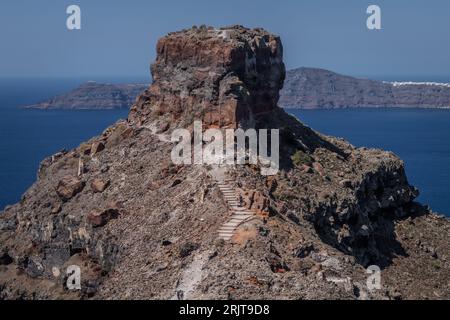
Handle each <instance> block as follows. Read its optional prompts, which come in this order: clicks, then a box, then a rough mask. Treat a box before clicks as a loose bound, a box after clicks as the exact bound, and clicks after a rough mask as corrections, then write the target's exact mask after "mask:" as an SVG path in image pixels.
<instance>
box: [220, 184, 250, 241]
mask: <svg viewBox="0 0 450 320" xmlns="http://www.w3.org/2000/svg"><path fill="white" fill-rule="evenodd" d="M217 184H218V186H219V189H220V192H221V193H222V195H223V197H224V199H225V201H226V203H227V205H228V208H229V209H230V210H231V212H232V213H233V215H232V216H231V219H230V220H228V221H227V222H225V223H224V224H223V225H222V226H221V227H220V228H219V230H218V233H219V238H221V239H223V240H226V241H228V240H231V238H232V237H233V235H234V233H235V231H236V229H237V228H238V227H239V226H240V225H241V224H242V223H244V222H246V221H248V220H250V219H252V218H254V217H255V213H254V212H253V211H251V210H248V209H246V208H244V207H241V206H240V204H239V202H238V200H237V196H236V192H235V190H234V188H233V187H232V186H231V185H230V184H229V180H226V179H225V180H222V181H218V183H217Z"/></svg>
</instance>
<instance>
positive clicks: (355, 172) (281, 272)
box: [0, 27, 450, 299]
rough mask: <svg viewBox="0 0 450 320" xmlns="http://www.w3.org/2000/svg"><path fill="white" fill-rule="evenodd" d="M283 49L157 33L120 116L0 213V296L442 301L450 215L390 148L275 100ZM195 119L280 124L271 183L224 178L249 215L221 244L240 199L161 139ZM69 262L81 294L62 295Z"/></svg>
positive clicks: (199, 32) (274, 44)
mask: <svg viewBox="0 0 450 320" xmlns="http://www.w3.org/2000/svg"><path fill="white" fill-rule="evenodd" d="M281 48H282V47H281V43H280V40H279V39H278V38H277V37H275V36H273V35H271V34H269V33H267V32H265V31H263V30H261V29H256V30H249V29H245V28H242V27H229V28H223V29H212V28H209V29H208V28H200V29H199V28H193V29H190V30H184V31H181V32H177V33H171V34H169V35H168V36H166V37H164V38H162V39H161V40H160V41H159V43H158V57H157V60H156V62H155V63H154V64H153V66H152V72H153V76H154V78H155V82H154V84H153V85H152V86H151V87H150V88H149V89H148V90H147V91H146V92H145V93H144V94H143V95H141V96H140V97H139V98H138V99H137V100H136V103H135V104H134V105H133V107H132V109H131V110H130V114H129V119H128V121H119V122H117V123H115V124H113V125H112V126H110V127H109V128H107V129H106V130H105V131H104V132H103V133H102V134H101V135H100V136H97V137H93V138H92V139H90V140H89V141H87V142H84V143H82V144H81V145H80V146H79V147H77V148H74V149H72V150H69V151H62V152H60V153H58V154H55V155H53V156H50V157H48V158H47V159H45V160H43V161H42V163H41V165H40V167H39V172H38V180H37V181H36V182H35V183H34V184H33V185H32V186H31V187H30V188H29V189H28V190H27V192H26V193H25V194H24V195H23V197H22V199H21V201H20V203H17V204H15V205H13V206H10V207H8V208H6V209H5V211H4V212H3V213H1V214H0V299H17V298H23V299H36V298H37V299H45V298H53V299H54V298H67V299H73V298H76V299H79V298H91V297H93V298H96V299H124V298H125V299H133V298H134V299H170V298H173V297H178V298H191V299H205V298H209V299H273V298H276V299H325V298H328V299H358V298H387V299H394V298H395V299H398V298H436V297H441V298H449V297H450V292H449V291H448V285H447V283H448V279H449V277H450V266H449V263H448V253H449V252H450V248H449V242H448V236H449V234H450V224H449V221H448V219H446V218H444V217H439V216H437V215H436V214H433V213H432V212H431V211H430V210H429V209H428V208H426V207H423V206H421V205H419V204H416V203H414V202H413V201H414V199H415V197H416V196H417V190H415V188H413V187H412V186H410V185H409V183H408V181H407V178H406V175H405V172H404V167H403V162H402V161H401V160H400V159H399V158H398V157H397V156H395V155H394V154H392V153H389V152H385V151H382V150H377V149H366V148H355V147H354V146H352V145H351V144H350V143H348V142H346V141H344V140H342V139H337V138H333V137H329V136H324V135H322V134H320V133H318V132H315V131H314V130H312V129H311V128H308V127H307V126H305V125H303V124H302V123H301V122H300V121H298V120H297V119H295V118H294V117H292V116H289V115H288V114H287V113H286V112H284V111H283V110H282V109H280V108H279V107H277V105H276V104H277V99H278V90H279V89H280V88H281V84H282V82H283V78H284V66H283V62H282V60H281V54H282V49H281ZM195 119H203V121H204V122H206V123H207V125H208V126H220V127H222V128H223V127H238V126H239V127H245V126H251V125H255V127H259V128H261V127H262V128H278V129H279V130H280V156H281V167H280V171H279V173H278V174H277V175H276V176H271V177H266V176H262V175H261V173H260V170H261V168H260V167H259V166H258V165H243V166H239V165H237V166H231V167H227V168H225V169H226V170H225V172H223V175H224V176H226V177H227V178H228V179H229V180H228V182H227V185H228V186H229V188H230V190H237V192H238V193H239V195H240V196H239V197H240V199H239V201H241V200H242V201H243V202H244V205H245V208H247V209H251V210H253V211H256V212H259V215H258V214H255V217H254V219H252V220H249V221H248V222H246V223H244V224H242V225H239V227H237V229H236V234H234V235H233V238H232V239H231V240H230V241H229V242H224V241H223V239H222V241H220V239H219V238H218V230H219V229H220V228H222V226H224V224H225V223H226V222H228V221H230V218H231V217H232V213H230V210H229V206H228V205H227V203H229V202H234V201H238V199H237V198H236V200H234V199H233V196H232V195H230V194H229V193H227V194H228V197H231V200H229V198H226V197H224V196H223V195H222V193H221V191H220V189H219V187H218V184H217V181H216V180H215V179H214V174H213V171H214V170H213V168H208V166H201V165H193V166H190V165H186V166H182V165H174V164H173V163H172V162H171V161H170V154H171V151H172V149H173V146H174V144H172V143H171V142H170V139H168V137H169V135H170V131H171V130H173V129H175V128H178V127H180V126H185V127H189V126H190V125H191V124H192V122H193V120H195ZM154 129H157V130H158V132H155V130H154ZM161 132H162V133H161ZM227 199H228V200H227ZM369 264H377V265H379V266H380V267H381V268H383V273H382V277H383V278H382V279H383V280H382V282H383V288H382V290H379V291H370V292H369V291H368V290H367V287H366V286H365V284H366V279H367V273H366V270H365V267H366V266H367V265H369ZM70 265H78V266H80V268H81V272H82V290H81V291H70V290H67V288H66V284H65V280H66V278H65V277H64V275H65V270H66V269H67V267H68V266H70Z"/></svg>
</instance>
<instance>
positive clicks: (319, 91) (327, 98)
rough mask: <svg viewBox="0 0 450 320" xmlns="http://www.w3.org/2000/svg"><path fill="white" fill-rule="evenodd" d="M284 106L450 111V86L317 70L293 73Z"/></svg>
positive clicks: (285, 94)
mask: <svg viewBox="0 0 450 320" xmlns="http://www.w3.org/2000/svg"><path fill="white" fill-rule="evenodd" d="M280 104H281V105H282V106H283V107H286V108H301V109H335V108H364V107H387V108H391V107H415V108H450V84H448V83H434V82H382V81H375V80H369V79H357V78H354V77H349V76H344V75H341V74H337V73H335V72H332V71H328V70H323V69H314V68H298V69H294V70H289V71H288V73H287V77H286V82H285V84H284V88H283V90H282V91H281V98H280Z"/></svg>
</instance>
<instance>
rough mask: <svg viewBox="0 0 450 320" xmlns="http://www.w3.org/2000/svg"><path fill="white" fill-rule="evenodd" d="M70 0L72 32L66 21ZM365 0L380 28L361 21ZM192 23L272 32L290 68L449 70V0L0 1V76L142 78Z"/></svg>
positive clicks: (429, 74) (402, 72)
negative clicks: (166, 43)
mask: <svg viewBox="0 0 450 320" xmlns="http://www.w3.org/2000/svg"><path fill="white" fill-rule="evenodd" d="M70 4H78V5H80V7H81V10H82V30H80V31H68V30H67V29H66V18H67V15H66V12H65V11H66V7H67V6H68V5H70ZM369 4H377V5H379V6H380V7H381V9H382V28H383V29H382V30H380V31H369V30H368V29H367V28H366V17H367V15H366V8H367V6H368V5H369ZM194 24H195V25H201V24H207V25H213V26H223V25H230V24H242V25H245V26H248V27H257V26H261V27H264V28H266V29H267V30H269V31H272V32H274V33H277V34H279V35H280V36H281V37H282V40H283V44H284V48H285V62H286V65H287V67H288V68H294V67H299V66H309V67H321V68H326V69H331V70H334V71H337V72H341V73H345V74H350V75H357V76H375V77H381V78H383V77H386V78H391V77H394V78H396V77H397V78H399V80H404V79H408V78H411V79H412V78H417V77H421V78H423V79H427V78H430V79H432V78H433V79H434V78H436V77H441V78H450V41H449V34H450V1H448V0H427V1H426V0H372V1H366V0H278V1H275V0H272V1H266V0H259V1H257V0H253V1H251V0H250V1H249V0H246V1H244V0H220V1H215V0H190V1H187V0H183V1H181V0H180V1H175V0H163V1H151V0H147V1H144V0H128V1H126V0H110V1H108V0H78V1H76V0H0V41H1V42H0V43H1V47H0V77H78V78H79V77H82V78H92V79H95V78H99V77H115V76H128V77H146V76H148V74H149V64H150V62H151V61H152V60H153V59H154V57H155V44H156V41H157V39H158V38H159V37H161V36H162V35H164V34H165V33H167V32H169V31H174V30H178V29H182V28H186V27H190V26H192V25H194ZM400 78H401V79H400Z"/></svg>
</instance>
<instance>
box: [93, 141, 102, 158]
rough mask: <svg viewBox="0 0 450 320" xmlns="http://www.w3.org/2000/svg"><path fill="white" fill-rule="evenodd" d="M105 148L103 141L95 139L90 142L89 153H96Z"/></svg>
mask: <svg viewBox="0 0 450 320" xmlns="http://www.w3.org/2000/svg"><path fill="white" fill-rule="evenodd" d="M104 149H105V144H104V143H103V141H95V142H94V143H93V144H92V147H91V153H92V155H96V154H97V153H99V152H100V151H102V150H104Z"/></svg>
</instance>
